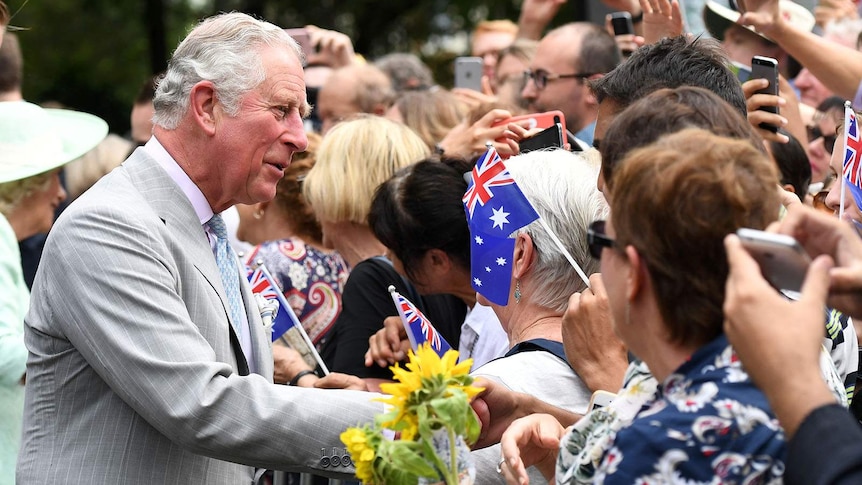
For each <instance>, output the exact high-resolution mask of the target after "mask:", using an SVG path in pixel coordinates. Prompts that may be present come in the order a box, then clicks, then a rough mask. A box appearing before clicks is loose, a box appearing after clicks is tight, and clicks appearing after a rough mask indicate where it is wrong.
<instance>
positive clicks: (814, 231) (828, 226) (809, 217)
mask: <svg viewBox="0 0 862 485" xmlns="http://www.w3.org/2000/svg"><path fill="white" fill-rule="evenodd" d="M777 231H778V232H779V233H781V234H787V235H789V236H793V237H794V238H796V240H797V241H799V244H801V245H802V247H803V248H805V250H806V251H807V252H808V254H809V255H811V256H812V257H813V256H817V255H820V254H826V255H828V256H830V257H831V258H832V260H833V261H834V263H835V267H833V268H832V269H831V270H830V271H829V278H830V284H829V300H828V304H829V306H831V307H832V308H835V309H837V310H839V311H841V312H843V313H845V314H848V315H850V316H851V317H853V319H862V240H860V238H859V236H858V235H857V234H856V231H855V230H854V228H853V227H852V226H851V225H849V224H848V223H847V222H844V221H840V220H838V219H836V218H834V217H830V216H828V215H826V214H822V213H820V212H817V211H816V210H813V209H811V208H809V207H805V206H802V205H798V206H793V207H791V208H790V209H788V211H787V216H785V217H784V219H782V220H781V222H780V223H779V224H778V228H777ZM821 317H822V315H821Z"/></svg>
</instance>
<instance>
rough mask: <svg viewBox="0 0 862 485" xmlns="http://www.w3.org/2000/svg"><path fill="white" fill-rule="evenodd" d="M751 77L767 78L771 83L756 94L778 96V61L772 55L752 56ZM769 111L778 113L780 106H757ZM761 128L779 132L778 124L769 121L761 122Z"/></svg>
mask: <svg viewBox="0 0 862 485" xmlns="http://www.w3.org/2000/svg"><path fill="white" fill-rule="evenodd" d="M749 79H766V80H767V81H769V85H768V86H767V87H765V88H763V89H760V90H758V91H757V92H755V94H771V95H773V96H778V61H776V60H775V59H773V58H771V57H763V56H754V57H753V58H751V76H750V77H749ZM757 109H759V110H762V111H766V112H769V113H775V114H778V106H761V107H759V108H757ZM759 126H760V128H762V129H764V130H767V131H771V132H773V133H778V126H776V125H772V124H769V123H761V124H760V125H759Z"/></svg>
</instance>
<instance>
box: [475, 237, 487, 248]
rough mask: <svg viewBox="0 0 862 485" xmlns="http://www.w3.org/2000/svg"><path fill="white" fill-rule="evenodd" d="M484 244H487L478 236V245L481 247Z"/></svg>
mask: <svg viewBox="0 0 862 485" xmlns="http://www.w3.org/2000/svg"><path fill="white" fill-rule="evenodd" d="M483 242H485V241H483V240H482V238H481V237H479V236H476V244H478V245H479V246H481V245H482V243H483Z"/></svg>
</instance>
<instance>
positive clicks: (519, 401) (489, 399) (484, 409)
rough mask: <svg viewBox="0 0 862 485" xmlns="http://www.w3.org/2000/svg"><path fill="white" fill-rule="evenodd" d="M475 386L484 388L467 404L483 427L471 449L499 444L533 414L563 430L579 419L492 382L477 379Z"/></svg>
mask: <svg viewBox="0 0 862 485" xmlns="http://www.w3.org/2000/svg"><path fill="white" fill-rule="evenodd" d="M473 385H475V386H478V387H484V388H485V390H484V391H482V393H481V394H479V395H478V396H477V397H476V398H475V399H473V402H472V403H471V404H470V405H471V406H472V407H473V411H474V412H475V413H476V416H478V418H479V422H480V423H481V424H482V431H481V433H479V439H478V441H477V442H476V444H475V445H474V446H473V448H476V449H479V448H485V447H487V446H491V445H493V444H495V443H499V442H500V438H501V437H502V436H503V432H504V431H506V429H507V428H508V427H509V425H511V424H512V422H513V421H515V420H516V419H518V418H522V417H524V416H527V415H529V414H533V413H546V414H550V415H551V416H553V417H554V418H555V419H556V420H557V421H558V422H560V423H561V424H562V425H564V426H569V425H571V424H574V423H575V422H576V421H577V420H578V419H580V416H579V415H577V414H575V413H572V412H570V411H567V410H565V409H562V408H558V407H556V406H552V405H550V404H548V403H546V402H544V401H540V400H539V399H536V398H535V397H533V396H531V395H529V394H522V393H520V392H515V391H512V390H511V389H509V388H507V387H506V386H504V385H503V384H500V383H499V382H497V381H495V380H493V379H484V378H479V379H476V381H475V382H474V384H473Z"/></svg>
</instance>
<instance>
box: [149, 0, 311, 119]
mask: <svg viewBox="0 0 862 485" xmlns="http://www.w3.org/2000/svg"><path fill="white" fill-rule="evenodd" d="M262 46H270V47H273V46H284V47H287V48H290V49H292V50H293V52H295V53H296V56H297V58H298V59H299V60H300V61H303V55H302V50H301V49H300V48H299V44H297V43H296V41H294V40H293V39H292V38H291V37H290V36H289V35H288V34H287V33H286V32H285V31H284V29H282V28H280V27H278V26H275V25H273V24H271V23H269V22H264V21H261V20H257V19H255V18H253V17H251V16H249V15H246V14H243V13H236V12H233V13H225V14H220V15H216V16H214V17H210V18H208V19H206V20H204V21H203V22H201V23H200V24H198V26H197V27H195V28H194V29H193V30H192V31H191V32H190V33H189V35H188V36H186V38H185V39H183V41H182V42H181V43H180V45H179V46H178V47H177V49H176V50H175V51H174V54H173V56H172V57H171V60H170V62H169V63H168V69H167V71H166V72H165V75H164V77H163V78H162V79H161V80H160V81H159V86H158V88H156V94H155V97H154V98H153V106H154V107H155V114H154V115H153V123H154V124H156V125H158V126H161V127H162V128H165V129H167V130H173V129H175V128H176V127H177V126H178V125H179V123H180V120H181V119H182V117H183V116H184V115H185V114H186V112H187V111H188V108H189V95H190V93H191V90H192V87H193V86H194V85H195V84H197V83H198V82H200V81H211V82H212V83H213V85H214V88H215V91H216V94H217V95H218V98H219V102H220V103H221V104H222V105H223V106H224V108H225V112H227V114H228V116H236V114H237V113H239V103H240V98H241V97H242V95H244V94H246V93H247V92H249V91H251V90H252V89H254V88H256V87H257V86H258V85H259V84H260V83H261V82H263V80H264V78H265V77H266V72H265V70H264V67H263V65H262V63H261V61H260V56H259V54H260V49H259V48H260V47H262Z"/></svg>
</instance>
